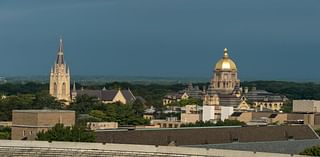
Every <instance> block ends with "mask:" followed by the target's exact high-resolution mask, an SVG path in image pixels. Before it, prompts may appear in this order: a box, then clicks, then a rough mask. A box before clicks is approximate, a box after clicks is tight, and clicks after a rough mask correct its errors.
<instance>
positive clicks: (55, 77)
mask: <svg viewBox="0 0 320 157" xmlns="http://www.w3.org/2000/svg"><path fill="white" fill-rule="evenodd" d="M63 51H64V50H63V40H62V38H60V42H59V48H58V53H57V58H56V61H55V63H54V66H53V67H54V68H52V69H51V73H50V91H49V93H50V95H52V96H53V97H55V98H57V99H58V100H64V101H66V102H67V103H68V102H70V101H71V97H70V94H71V93H70V70H69V66H68V65H67V64H66V62H65V60H64V54H63ZM67 103H66V104H67Z"/></svg>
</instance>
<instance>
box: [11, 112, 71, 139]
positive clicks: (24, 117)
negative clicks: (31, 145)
mask: <svg viewBox="0 0 320 157" xmlns="http://www.w3.org/2000/svg"><path fill="white" fill-rule="evenodd" d="M58 123H60V124H64V126H72V125H74V124H75V111H70V110H13V111H12V132H11V139H12V140H35V138H36V136H37V133H38V132H40V131H47V130H48V129H50V128H52V127H54V126H55V125H56V124H58Z"/></svg>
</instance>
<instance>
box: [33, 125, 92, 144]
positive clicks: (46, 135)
mask: <svg viewBox="0 0 320 157" xmlns="http://www.w3.org/2000/svg"><path fill="white" fill-rule="evenodd" d="M95 138H96V136H95V133H94V132H93V131H91V130H86V129H85V127H83V126H72V127H69V126H67V127H65V126H64V125H63V124H56V125H55V126H54V127H53V128H52V129H49V130H48V131H41V132H39V133H37V138H36V140H39V141H71V142H95Z"/></svg>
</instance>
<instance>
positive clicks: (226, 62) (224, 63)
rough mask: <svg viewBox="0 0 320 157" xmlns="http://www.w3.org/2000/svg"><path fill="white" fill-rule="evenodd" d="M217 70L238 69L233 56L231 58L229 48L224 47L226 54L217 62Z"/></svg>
mask: <svg viewBox="0 0 320 157" xmlns="http://www.w3.org/2000/svg"><path fill="white" fill-rule="evenodd" d="M215 70H227V71H229V70H231V71H232V70H235V71H237V66H236V64H235V63H234V62H233V60H232V59H231V58H229V55H228V49H227V48H225V49H224V56H223V58H221V59H220V60H219V61H218V62H217V64H216V67H215Z"/></svg>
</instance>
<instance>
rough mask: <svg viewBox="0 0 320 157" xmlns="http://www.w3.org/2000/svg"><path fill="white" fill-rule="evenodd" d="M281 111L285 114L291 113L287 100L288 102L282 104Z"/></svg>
mask: <svg viewBox="0 0 320 157" xmlns="http://www.w3.org/2000/svg"><path fill="white" fill-rule="evenodd" d="M281 111H283V112H285V113H290V112H292V101H291V100H288V101H286V102H284V103H283V105H282V107H281Z"/></svg>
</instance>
